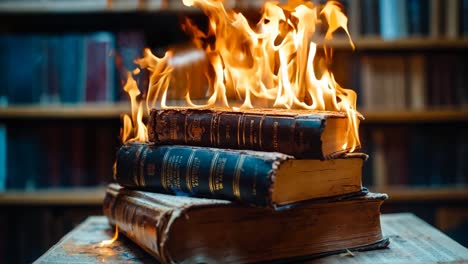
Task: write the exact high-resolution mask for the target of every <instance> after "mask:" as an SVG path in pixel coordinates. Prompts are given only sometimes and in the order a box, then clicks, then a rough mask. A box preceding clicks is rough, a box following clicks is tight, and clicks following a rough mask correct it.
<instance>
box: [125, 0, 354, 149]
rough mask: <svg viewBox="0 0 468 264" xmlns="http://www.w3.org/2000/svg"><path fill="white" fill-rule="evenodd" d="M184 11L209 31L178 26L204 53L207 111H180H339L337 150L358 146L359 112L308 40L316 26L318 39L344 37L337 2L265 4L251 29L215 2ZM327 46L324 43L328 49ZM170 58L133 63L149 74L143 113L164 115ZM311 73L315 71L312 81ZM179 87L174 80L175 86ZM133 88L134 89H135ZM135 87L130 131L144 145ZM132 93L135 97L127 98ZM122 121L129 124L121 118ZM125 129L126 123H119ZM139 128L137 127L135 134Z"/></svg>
mask: <svg viewBox="0 0 468 264" xmlns="http://www.w3.org/2000/svg"><path fill="white" fill-rule="evenodd" d="M183 3H184V4H185V5H186V6H196V7H199V8H201V9H202V10H203V12H204V13H205V14H206V15H207V16H208V18H209V25H208V31H207V32H203V31H202V30H200V29H199V28H198V27H196V26H195V25H194V24H193V23H192V22H191V21H190V20H188V19H187V21H186V23H185V24H184V25H183V28H184V30H185V31H187V32H188V33H190V34H191V35H192V38H193V42H194V44H195V45H196V46H197V47H198V48H199V49H201V50H203V51H204V52H205V54H206V57H207V59H208V61H209V65H210V67H209V69H208V70H207V71H206V76H207V79H208V83H209V86H210V87H209V91H210V95H209V98H208V99H207V101H206V103H205V104H195V103H194V102H193V101H192V100H191V98H190V91H189V92H188V93H187V94H186V96H185V99H186V104H187V106H188V107H192V108H212V107H219V108H232V109H234V110H241V109H250V108H285V109H308V110H322V111H340V112H345V113H346V114H347V116H348V120H349V126H348V127H349V131H348V133H347V134H348V139H347V143H346V144H345V145H343V146H342V147H343V149H350V150H351V151H353V150H354V149H355V148H356V147H357V146H359V144H360V142H359V134H358V126H359V113H358V112H357V111H356V93H355V92H354V91H352V90H350V89H345V88H342V87H341V86H340V85H339V84H338V83H337V82H336V81H335V78H334V76H333V74H332V73H331V72H330V71H329V70H328V69H326V68H325V67H320V68H319V67H317V66H316V65H317V63H316V60H317V58H318V56H317V58H316V54H317V49H318V45H317V43H315V42H313V41H312V39H317V37H318V36H319V35H320V34H319V32H317V29H316V26H317V25H326V26H327V31H326V32H325V36H324V39H325V40H326V41H327V40H329V39H332V35H333V33H334V32H335V31H336V30H338V29H340V28H341V29H343V30H344V31H345V32H346V34H347V36H348V37H349V41H350V45H351V47H353V48H354V44H353V42H352V40H351V36H350V34H349V31H348V29H347V22H348V19H347V17H346V16H345V15H344V14H343V12H342V10H341V6H340V4H339V3H338V2H335V1H329V2H327V3H326V4H325V5H324V6H317V5H314V4H313V3H312V2H308V1H299V0H291V1H289V2H288V3H287V4H286V5H280V4H279V3H276V2H266V3H265V4H264V6H263V13H262V17H261V19H260V21H259V23H258V24H257V25H256V26H254V27H251V26H250V24H249V22H248V20H247V19H246V18H245V17H244V16H243V15H242V14H240V13H236V12H234V11H228V10H225V8H224V6H223V2H222V1H219V0H183ZM326 41H325V42H324V43H325V44H326ZM325 44H324V45H323V49H324V53H325V59H331V54H332V50H331V49H329V48H328V47H327V46H326V45H325ZM172 56H173V52H172V51H169V52H167V53H166V54H165V55H164V57H162V58H158V57H157V56H155V55H153V54H152V53H151V51H150V50H149V49H146V50H145V55H144V57H143V58H141V59H138V60H136V61H135V62H136V64H137V65H138V66H139V67H141V68H143V69H147V70H148V71H149V72H150V73H151V76H150V86H149V89H148V95H147V98H146V110H147V111H149V110H150V108H152V107H156V108H168V107H169V106H168V105H167V103H166V101H167V92H168V89H169V85H170V83H171V81H173V80H172V77H173V76H172V73H173V72H174V65H173V64H171V63H170V61H171V57H172ZM317 72H320V73H319V74H317ZM175 81H177V80H175ZM134 85H135V86H134ZM135 87H136V83H135V82H134V81H133V79H132V78H131V74H129V79H128V81H127V85H126V89H125V90H126V91H127V92H128V93H129V95H130V99H131V102H132V120H133V124H134V125H135V124H137V127H132V129H130V130H132V131H133V134H134V136H135V137H134V138H133V139H129V136H128V134H126V133H125V132H126V131H129V129H125V128H124V129H123V136H122V138H123V139H124V141H125V140H138V141H145V140H146V139H147V137H144V135H143V131H144V132H146V128H143V127H144V125H143V123H142V122H140V121H138V119H135V116H136V117H137V118H139V117H141V116H138V113H140V109H141V104H140V105H139V106H137V105H138V102H136V101H135V99H136V96H135V94H136V95H138V94H137V92H136V91H137V90H138V88H135ZM132 94H133V95H132ZM127 119H128V118H127ZM125 123H127V124H129V123H130V122H129V121H128V120H127V121H125V119H124V125H125ZM140 125H142V127H139V126H140Z"/></svg>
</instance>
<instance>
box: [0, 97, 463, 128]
mask: <svg viewBox="0 0 468 264" xmlns="http://www.w3.org/2000/svg"><path fill="white" fill-rule="evenodd" d="M196 103H198V104H202V102H201V101H200V100H198V101H197V102H196ZM168 105H170V106H183V105H184V101H180V100H179V101H168ZM124 113H130V104H129V103H128V102H123V103H116V104H102V103H101V104H77V105H62V104H57V105H12V106H8V107H0V119H21V118H29V119H34V118H39V119H44V118H51V119H52V118H59V119H73V118H86V119H88V118H96V119H98V118H110V119H113V118H119V117H120V116H121V115H122V114H124ZM362 114H363V115H364V117H365V120H364V121H362V122H361V123H362V124H371V123H414V122H452V121H453V122H458V121H460V122H465V121H468V109H446V110H431V109H428V110H424V111H396V112H388V111H366V110H364V111H362Z"/></svg>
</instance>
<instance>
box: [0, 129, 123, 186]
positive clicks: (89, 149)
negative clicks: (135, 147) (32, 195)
mask: <svg viewBox="0 0 468 264" xmlns="http://www.w3.org/2000/svg"><path fill="white" fill-rule="evenodd" d="M116 133H118V130H117V131H115V129H113V128H111V127H109V126H102V127H99V126H96V127H95V126H92V125H68V126H64V127H61V126H59V125H48V126H44V127H40V128H35V129H31V128H28V127H25V126H20V127H17V126H16V127H12V126H8V127H6V126H3V125H2V126H0V191H5V190H8V189H10V190H35V189H40V188H54V187H79V186H96V185H101V184H104V183H106V182H108V181H110V178H111V176H112V166H113V162H114V156H115V145H116V142H117V138H113V137H109V136H108V135H114V134H116ZM97 142H99V144H97Z"/></svg>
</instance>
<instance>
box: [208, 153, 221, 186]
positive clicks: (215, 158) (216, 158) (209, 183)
mask: <svg viewBox="0 0 468 264" xmlns="http://www.w3.org/2000/svg"><path fill="white" fill-rule="evenodd" d="M218 158H219V152H216V153H215V154H214V156H213V160H211V166H210V177H209V179H208V185H209V187H210V192H211V193H212V194H214V191H215V188H214V184H213V178H214V177H213V173H215V171H216V168H215V167H216V162H217V161H218Z"/></svg>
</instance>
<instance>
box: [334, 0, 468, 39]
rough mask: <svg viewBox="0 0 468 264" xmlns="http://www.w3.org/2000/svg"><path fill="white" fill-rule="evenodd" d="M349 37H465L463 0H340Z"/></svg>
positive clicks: (467, 21)
mask: <svg viewBox="0 0 468 264" xmlns="http://www.w3.org/2000/svg"><path fill="white" fill-rule="evenodd" d="M341 2H342V3H343V4H344V6H345V8H346V11H347V15H348V17H349V23H348V25H349V29H350V32H351V35H352V36H354V37H356V36H359V35H361V36H381V37H382V38H383V39H398V38H407V37H413V36H417V37H426V36H429V37H447V38H457V37H460V36H466V35H467V34H468V1H466V0H450V1H444V0H392V1H388V0H364V1H361V0H342V1H341Z"/></svg>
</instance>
